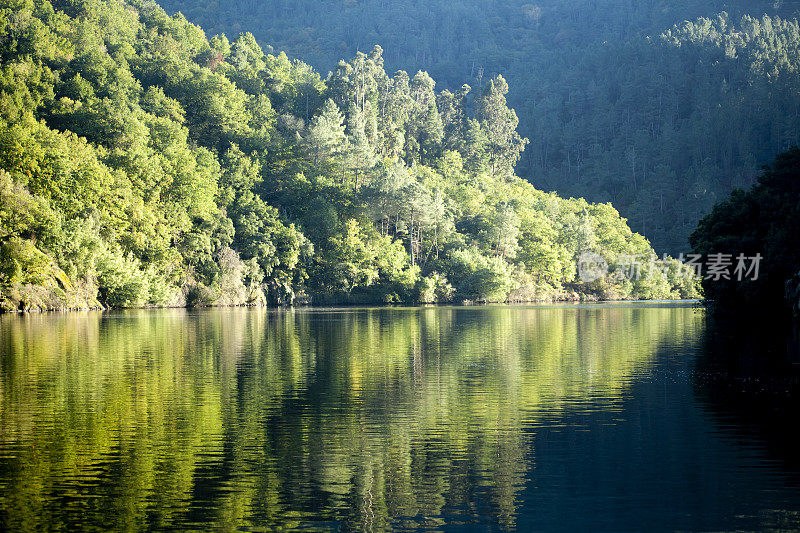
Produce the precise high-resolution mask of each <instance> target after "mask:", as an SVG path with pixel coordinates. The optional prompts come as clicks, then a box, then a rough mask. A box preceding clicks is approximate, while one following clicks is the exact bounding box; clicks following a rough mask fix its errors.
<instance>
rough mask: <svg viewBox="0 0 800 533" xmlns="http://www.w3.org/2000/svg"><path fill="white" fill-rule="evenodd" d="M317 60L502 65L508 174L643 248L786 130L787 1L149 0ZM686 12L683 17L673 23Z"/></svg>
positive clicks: (795, 121) (697, 211) (712, 196)
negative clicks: (520, 142)
mask: <svg viewBox="0 0 800 533" xmlns="http://www.w3.org/2000/svg"><path fill="white" fill-rule="evenodd" d="M164 5H165V7H166V8H167V9H168V10H169V11H171V12H175V11H178V10H180V11H182V12H183V13H184V14H185V15H186V16H187V17H188V18H189V19H190V20H192V21H195V22H199V23H201V24H203V25H204V27H206V28H207V29H209V31H213V32H216V33H221V32H229V33H233V34H238V33H239V32H241V31H250V32H252V33H253V34H254V35H255V37H256V39H257V40H258V41H259V42H260V43H262V44H263V45H264V46H265V47H269V46H274V47H275V49H276V50H286V51H287V52H288V53H289V55H290V57H299V58H302V59H303V60H304V61H307V62H309V63H310V64H311V65H313V66H315V67H316V68H317V69H320V71H322V72H327V71H328V70H329V69H333V68H334V67H335V65H336V61H337V60H338V58H339V57H342V56H348V55H350V54H353V53H355V51H356V50H369V49H371V48H372V46H373V45H374V44H380V45H381V46H383V48H384V49H385V50H386V55H385V58H386V64H387V69H389V70H392V69H395V68H403V69H406V70H409V71H415V70H416V69H418V68H424V69H425V70H427V71H428V72H429V73H430V74H431V76H432V77H433V78H434V79H436V80H437V81H438V82H439V83H440V85H441V87H443V88H448V89H450V90H451V91H455V90H457V89H458V88H459V87H460V86H461V85H462V84H463V83H469V84H470V85H471V86H472V87H473V88H475V89H477V91H473V94H478V93H479V92H480V89H481V88H483V87H485V85H486V84H487V83H488V81H489V80H490V79H492V78H493V77H494V76H496V75H497V74H502V75H503V76H504V77H505V78H506V79H507V80H508V82H509V85H510V86H511V91H510V93H509V95H508V98H509V104H510V106H511V107H513V108H514V109H515V110H516V111H517V113H518V114H519V118H520V134H521V135H522V136H524V137H527V138H529V139H530V141H531V142H530V145H529V146H528V147H527V149H526V151H525V153H524V154H523V156H522V158H521V160H520V162H519V163H518V165H517V173H518V174H519V175H521V176H523V177H525V178H526V179H529V180H530V181H532V182H533V183H534V184H535V185H536V186H537V187H538V188H540V189H543V190H555V191H557V192H558V193H559V194H561V195H562V196H576V197H585V198H587V199H589V200H590V201H596V202H611V203H612V204H613V205H614V206H615V207H616V208H617V209H619V210H620V212H621V213H622V215H623V216H625V217H627V218H628V219H629V221H630V224H631V227H632V228H633V229H634V230H635V231H638V232H640V233H643V234H644V235H646V236H647V237H648V238H649V239H650V240H651V242H652V243H653V245H654V247H655V249H656V250H657V251H659V252H669V253H672V254H673V255H675V254H678V253H680V252H685V251H686V249H687V237H688V235H689V234H690V233H691V231H692V230H693V229H694V227H695V226H696V224H697V221H698V220H699V219H700V218H701V217H702V216H703V215H705V214H706V213H708V212H709V211H710V209H711V207H712V206H713V205H714V204H715V203H716V202H718V201H720V200H722V199H724V198H725V197H727V195H728V194H729V193H730V191H731V190H732V189H733V188H737V187H738V188H746V187H749V186H750V185H752V184H753V183H754V181H755V178H756V176H757V175H758V171H759V169H760V167H761V165H764V164H767V163H769V162H770V161H771V160H772V159H773V158H774V157H775V155H776V154H777V153H779V152H781V151H783V150H786V149H787V148H789V147H790V146H793V145H795V144H798V142H800V99H798V98H797V94H798V90H800V77H799V76H798V72H800V57H798V45H800V32H799V31H798V24H797V21H796V19H795V17H796V15H797V13H798V9H799V8H800V2H797V1H787V0H778V1H774V0H769V1H764V0H747V1H743V0H726V1H721V0H711V1H697V0H682V1H679V2H667V1H664V0H639V1H632V0H502V1H500V0H496V1H490V2H478V1H467V2H449V1H444V0H426V1H419V0H416V1H404V2H385V1H384V0H344V1H342V0H313V1H312V0H292V1H280V0H270V1H263V2H254V1H252V0H231V1H227V2H218V1H212V0H201V1H197V0H165V1H164ZM687 21H692V22H687Z"/></svg>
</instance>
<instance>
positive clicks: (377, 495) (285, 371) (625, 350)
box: [0, 307, 702, 530]
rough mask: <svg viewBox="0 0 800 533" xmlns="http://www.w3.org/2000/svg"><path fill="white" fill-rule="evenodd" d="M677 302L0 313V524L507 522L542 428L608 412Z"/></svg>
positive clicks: (679, 331)
mask: <svg viewBox="0 0 800 533" xmlns="http://www.w3.org/2000/svg"><path fill="white" fill-rule="evenodd" d="M701 320H702V316H701V315H699V314H698V313H697V311H696V310H693V309H689V308H683V309H681V308H672V309H670V308H649V309H643V308H632V307H612V308H606V309H600V308H577V307H576V308H570V307H553V308H511V307H496V308H426V309H343V310H309V311H307V310H296V311H268V310H239V309H232V310H213V311H206V312H187V311H183V310H176V311H132V312H125V313H110V314H101V313H83V314H81V313H73V314H63V315H47V316H26V317H10V316H4V317H0V353H2V357H0V518H2V521H0V524H5V526H7V527H8V528H9V529H15V530H16V529H25V530H37V529H46V528H48V529H49V528H54V527H61V528H65V529H66V528H76V527H80V528H83V529H92V528H98V529H113V530H136V529H170V528H177V529H191V528H195V529H210V528H218V529H225V530H233V529H236V528H244V529H253V528H255V529H274V528H277V527H279V526H282V527H288V528H291V527H303V528H311V529H314V528H320V529H329V528H331V527H333V526H334V525H335V524H339V526H341V527H344V528H345V529H353V530H382V529H387V528H389V527H391V528H400V529H402V528H416V527H426V528H432V529H436V528H437V527H440V526H442V525H444V524H445V523H447V524H458V523H463V524H471V523H495V524H497V525H500V526H503V527H514V526H515V524H516V519H517V515H518V513H519V508H518V506H519V494H520V491H521V490H522V489H523V488H524V487H525V485H526V484H527V483H531V482H533V483H535V481H536V480H535V479H534V480H531V479H530V477H531V474H530V472H531V470H532V466H533V465H534V464H535V462H536V450H535V448H534V446H533V436H534V435H535V433H536V428H537V427H538V426H539V425H541V424H545V423H546V424H549V425H550V426H552V425H553V424H554V423H558V421H559V420H560V419H562V418H564V415H565V413H569V414H570V415H571V416H574V415H580V414H582V413H591V412H594V411H597V410H604V411H613V410H615V409H619V408H620V405H621V403H622V402H623V401H624V399H625V395H626V393H627V391H628V390H629V386H630V384H631V383H632V381H634V380H635V379H639V378H641V377H642V376H646V375H647V372H648V369H649V368H650V365H651V363H652V361H653V360H654V358H655V356H656V353H657V351H658V348H659V346H661V345H662V344H663V343H665V342H669V341H672V340H674V339H677V338H680V337H681V336H683V335H684V334H685V332H686V331H687V330H688V329H691V328H692V327H693V326H695V325H696V324H697V323H698V322H699V321H701Z"/></svg>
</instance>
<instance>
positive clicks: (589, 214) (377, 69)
mask: <svg viewBox="0 0 800 533" xmlns="http://www.w3.org/2000/svg"><path fill="white" fill-rule="evenodd" d="M0 54H1V56H2V71H0V290H1V291H2V298H0V300H1V301H2V302H3V306H4V307H5V308H21V309H46V308H69V307H85V306H97V305H104V306H141V305H212V304H216V305H225V304H229V305H233V304H260V303H266V301H267V300H270V301H273V302H276V303H293V302H304V301H305V302H307V301H309V300H311V299H313V301H314V302H318V303H324V302H400V301H402V302H441V301H454V300H455V301H460V300H475V301H507V300H512V301H527V300H541V299H553V298H576V297H578V296H579V295H581V296H582V297H588V298H669V297H692V296H695V295H696V294H697V293H696V287H695V281H694V280H693V279H691V278H688V277H686V276H682V275H681V268H680V265H679V263H678V262H677V261H675V260H672V259H665V260H663V261H661V260H658V261H655V260H652V258H654V256H653V255H652V254H653V250H652V248H651V247H650V244H649V243H648V241H647V240H646V239H645V238H644V237H642V236H641V235H639V234H636V233H633V232H632V231H631V230H630V228H629V227H628V225H627V223H626V221H625V219H623V218H621V217H620V216H619V214H618V212H617V211H616V210H615V209H614V208H613V207H611V205H610V204H606V203H600V204H592V203H587V202H586V201H584V200H582V199H562V198H559V197H558V196H556V195H555V194H553V193H545V192H542V191H540V190H537V189H535V188H534V187H533V186H532V185H531V184H530V183H528V182H527V181H525V180H523V179H520V178H518V177H516V176H515V174H514V170H513V169H514V165H515V164H516V163H517V162H518V160H519V159H520V156H521V154H522V152H523V149H524V148H525V146H526V143H527V139H524V138H523V137H521V136H520V135H519V134H518V133H517V131H516V127H517V125H518V119H517V115H516V114H515V112H514V111H513V110H511V109H509V107H508V106H507V103H506V94H507V93H508V91H509V88H508V85H507V83H506V81H505V80H504V79H503V78H502V77H501V76H499V75H498V76H496V77H493V78H492V79H489V80H485V81H484V82H483V83H482V84H481V86H479V87H478V88H477V89H475V90H470V88H469V87H466V86H465V87H461V88H459V89H457V90H455V91H450V90H443V91H438V92H437V91H436V90H435V83H434V81H433V79H432V78H431V77H430V76H429V75H428V74H426V73H425V72H422V71H420V72H418V73H417V74H415V75H413V76H410V75H408V74H406V73H405V72H403V71H398V72H396V73H395V74H393V75H388V74H387V73H386V72H385V70H384V67H383V63H384V59H383V57H382V50H381V49H380V48H379V47H375V48H374V49H372V51H371V52H369V53H368V54H364V53H360V52H359V53H357V54H356V55H355V57H353V58H352V59H351V60H350V61H342V62H339V63H338V64H337V65H336V67H335V69H334V70H333V72H332V73H331V74H330V75H329V76H328V77H327V78H326V79H324V80H323V79H322V78H321V77H320V75H319V74H318V73H316V72H315V71H314V70H313V69H312V68H311V67H309V66H308V65H307V64H305V63H302V62H300V61H290V60H289V59H287V57H286V55H285V54H280V53H279V54H277V55H274V54H265V53H264V52H263V51H262V49H261V47H260V46H259V45H258V43H257V42H256V40H255V38H254V37H253V36H252V35H250V34H248V33H245V34H243V35H241V36H239V37H236V38H232V40H231V39H229V38H228V37H226V36H224V35H222V36H215V37H213V38H211V39H208V38H207V36H206V34H205V33H204V32H203V30H202V29H201V28H199V27H198V26H196V25H194V24H192V23H190V22H188V21H187V20H186V19H185V18H184V17H183V16H182V15H175V16H169V15H168V14H166V13H165V12H164V10H162V9H161V8H160V7H159V6H158V5H156V4H155V3H153V2H149V1H144V0H131V1H122V0H113V1H100V0H61V1H54V2H48V1H46V0H2V1H0ZM586 251H592V252H594V253H597V254H599V255H600V256H602V258H603V259H604V260H605V261H607V262H608V263H609V264H611V265H612V266H611V269H610V272H609V273H608V274H607V275H605V276H603V277H600V278H599V279H596V280H585V281H581V278H580V277H579V276H578V272H577V262H578V259H579V258H580V256H581V253H583V252H586ZM621 255H622V256H638V257H640V258H643V259H645V260H646V261H645V264H644V265H643V267H642V272H641V275H640V276H636V277H630V276H625V275H622V272H621V270H619V269H617V267H616V264H617V259H618V258H619V257H620V256H621Z"/></svg>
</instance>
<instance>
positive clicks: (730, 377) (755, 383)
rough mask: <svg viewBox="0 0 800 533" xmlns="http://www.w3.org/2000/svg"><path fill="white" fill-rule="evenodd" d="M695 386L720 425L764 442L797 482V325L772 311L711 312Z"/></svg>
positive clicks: (799, 384) (799, 457) (799, 470)
mask: <svg viewBox="0 0 800 533" xmlns="http://www.w3.org/2000/svg"><path fill="white" fill-rule="evenodd" d="M694 389H695V393H696V395H697V397H698V399H699V400H700V401H702V402H703V403H704V404H705V405H706V406H707V407H708V409H709V411H710V413H711V414H712V415H713V416H714V417H715V418H716V419H717V420H718V422H719V423H720V424H721V425H722V426H724V427H725V428H726V429H727V430H728V431H730V432H731V433H734V434H736V435H738V436H740V437H743V438H746V439H751V438H755V439H758V440H761V441H763V442H764V444H765V446H766V447H767V451H768V453H769V454H770V456H771V457H773V458H774V459H776V460H778V461H780V463H781V464H782V466H783V468H785V469H786V470H787V471H789V472H792V473H793V474H796V476H794V477H796V478H797V479H796V480H794V481H796V482H797V483H798V484H800V455H798V454H797V445H798V438H797V435H798V428H797V424H798V419H797V415H798V413H800V325H798V324H796V323H794V324H793V323H791V322H790V321H788V320H786V319H785V316H783V315H782V314H780V313H777V312H776V313H773V312H764V311H760V312H758V313H749V314H745V315H739V316H736V317H734V316H730V315H727V314H720V313H716V314H710V315H709V318H708V323H707V328H706V331H705V333H704V335H703V339H702V343H701V350H700V351H699V353H698V357H697V362H696V369H695V373H694Z"/></svg>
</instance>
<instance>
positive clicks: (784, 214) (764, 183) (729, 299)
mask: <svg viewBox="0 0 800 533" xmlns="http://www.w3.org/2000/svg"><path fill="white" fill-rule="evenodd" d="M799 200H800V149H798V148H797V147H794V148H792V149H790V150H788V151H787V152H785V153H782V154H780V155H779V156H778V157H777V158H776V160H775V162H774V163H773V164H772V165H771V166H769V167H767V168H765V169H764V171H763V173H762V174H761V175H760V176H759V178H758V182H757V183H756V184H755V185H754V186H753V187H752V188H751V189H750V190H748V191H743V190H741V189H739V190H735V191H734V192H733V193H732V194H731V196H730V197H729V198H728V199H726V200H725V201H722V202H720V203H719V204H717V205H716V206H714V210H713V211H712V212H711V213H710V214H709V215H708V216H706V217H705V218H703V219H702V220H701V221H700V224H699V225H698V227H697V229H696V230H695V232H694V233H692V235H691V238H690V240H691V244H692V246H693V247H694V249H695V250H696V251H697V252H698V253H701V254H705V255H710V254H727V255H729V256H731V257H736V256H737V255H738V254H744V255H745V256H755V255H756V254H761V255H762V256H763V257H764V260H763V261H762V265H761V267H760V269H759V273H758V278H757V279H749V280H746V281H744V282H743V281H740V280H738V279H737V278H736V277H731V279H718V280H713V279H706V280H704V281H703V285H704V289H705V293H706V294H707V296H708V297H709V298H710V299H712V300H713V301H714V303H715V307H716V308H717V309H718V310H720V311H725V310H735V311H736V312H739V313H744V312H745V311H746V310H753V309H755V310H757V313H758V314H761V315H763V314H765V313H766V312H767V311H768V310H782V309H784V308H785V307H786V304H787V303H788V302H786V301H785V298H786V297H787V296H788V297H790V299H793V300H794V302H791V303H793V304H794V305H795V306H796V305H797V302H798V301H800V298H798V296H799V295H800V290H798V287H800V284H799V283H798V282H800V274H799V273H798V268H800V232H798V229H797V228H798V227H800V201H799ZM792 292H794V294H792ZM797 310H800V308H797V309H796V311H795V312H797ZM774 314H781V313H774ZM784 314H785V313H784ZM769 316H772V314H770V315H769ZM786 316H788V315H786Z"/></svg>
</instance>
